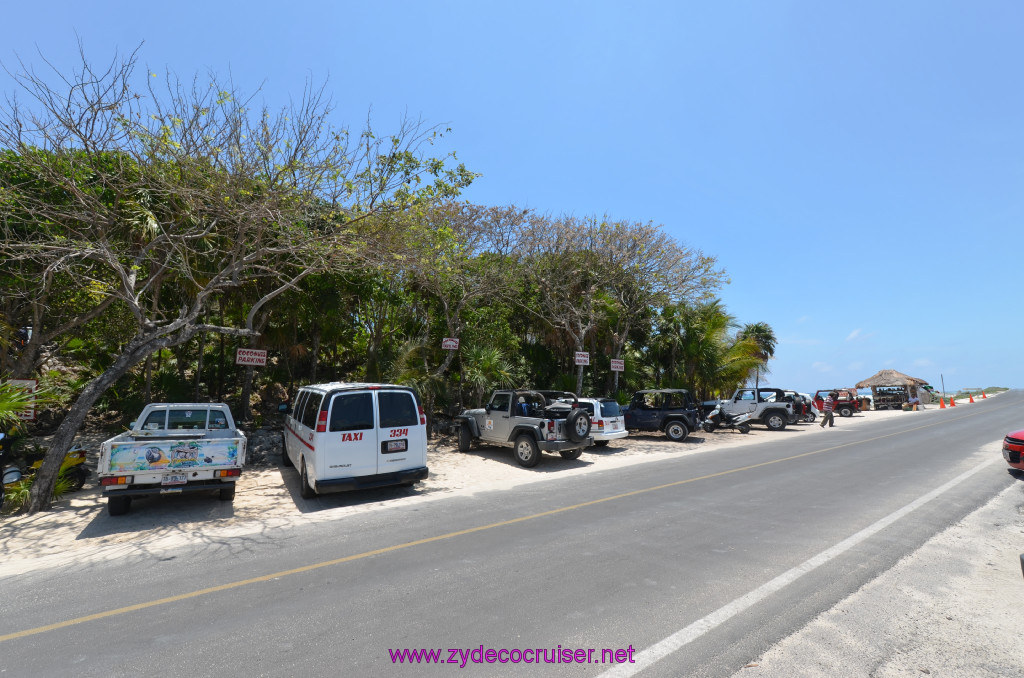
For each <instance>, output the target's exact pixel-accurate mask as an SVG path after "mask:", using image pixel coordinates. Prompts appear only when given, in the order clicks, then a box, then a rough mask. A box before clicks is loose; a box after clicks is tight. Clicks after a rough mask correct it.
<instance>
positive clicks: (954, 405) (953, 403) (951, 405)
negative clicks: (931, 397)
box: [949, 396, 956, 407]
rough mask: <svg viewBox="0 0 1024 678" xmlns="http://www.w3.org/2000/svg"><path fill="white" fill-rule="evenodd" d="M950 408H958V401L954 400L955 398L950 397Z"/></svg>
mask: <svg viewBox="0 0 1024 678" xmlns="http://www.w3.org/2000/svg"><path fill="white" fill-rule="evenodd" d="M949 406H950V407H956V401H955V400H953V396H949Z"/></svg>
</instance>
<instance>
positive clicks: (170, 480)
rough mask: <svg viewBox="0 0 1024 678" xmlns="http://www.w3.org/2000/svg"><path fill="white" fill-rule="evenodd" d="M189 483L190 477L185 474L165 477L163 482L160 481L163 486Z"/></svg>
mask: <svg viewBox="0 0 1024 678" xmlns="http://www.w3.org/2000/svg"><path fill="white" fill-rule="evenodd" d="M187 482H188V476H187V475H186V474H184V473H179V474H175V475H173V476H164V477H163V480H161V481H160V484H161V485H184V484H185V483H187Z"/></svg>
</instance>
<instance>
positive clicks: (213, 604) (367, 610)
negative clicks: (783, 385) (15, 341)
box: [0, 392, 1024, 676]
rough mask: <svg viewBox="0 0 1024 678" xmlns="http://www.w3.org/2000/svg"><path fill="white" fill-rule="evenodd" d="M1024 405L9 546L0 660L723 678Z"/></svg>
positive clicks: (198, 670)
mask: <svg viewBox="0 0 1024 678" xmlns="http://www.w3.org/2000/svg"><path fill="white" fill-rule="evenodd" d="M1022 404H1024V393H1021V392H1010V393H1007V394H1004V395H1002V396H1000V397H999V398H996V399H992V400H990V401H987V402H984V403H979V404H978V405H976V406H973V407H965V408H963V410H962V411H961V410H957V411H956V412H951V413H942V415H941V416H917V415H910V414H908V415H907V416H906V417H905V418H904V417H899V418H894V419H890V420H887V421H880V422H878V423H877V425H873V426H864V427H860V428H858V429H855V430H854V429H849V430H844V429H843V428H842V420H840V421H839V424H838V426H837V428H835V429H832V430H831V431H826V432H824V433H821V434H820V435H806V434H798V433H793V432H781V433H779V434H778V439H777V441H773V442H769V443H761V444H758V445H751V446H747V447H741V448H732V449H727V450H722V451H719V452H708V453H706V454H698V455H693V456H687V457H681V458H679V459H670V460H667V461H665V462H654V463H648V464H640V465H637V466H633V467H628V468H625V469H619V470H616V471H612V472H598V473H593V474H589V475H586V476H582V477H577V478H573V479H567V480H564V481H563V480H550V481H546V482H541V483H537V484H534V485H529V486H525V487H519V488H517V489H515V490H513V491H506V492H494V493H486V494H482V495H477V496H473V497H459V498H453V499H450V500H439V501H434V502H430V503H422V504H418V505H416V506H403V505H402V504H401V502H398V501H396V505H395V507H394V508H389V509H386V510H382V511H377V512H373V513H367V514H363V515H357V516H350V517H347V518H344V519H342V520H338V521H332V522H325V523H318V524H313V525H309V526H307V527H302V528H298V529H296V528H291V529H288V530H287V531H284V530H273V529H268V530H267V531H265V532H263V533H260V534H258V535H254V536H249V537H245V538H234V539H231V540H225V541H223V542H217V541H212V540H207V539H203V538H202V535H197V539H196V545H195V547H193V548H189V549H180V550H176V551H169V552H160V553H154V554H152V555H151V556H149V557H139V556H133V557H131V558H125V559H123V560H121V561H118V562H116V563H113V564H111V563H107V562H88V563H80V564H79V565H77V566H76V567H72V568H69V569H68V570H67V571H63V572H56V571H52V570H47V571H45V572H39V573H35V574H29V575H24V574H23V575H18V576H16V577H6V578H5V577H3V576H2V564H0V676H58V675H59V676H66V675H75V676H110V675H117V676H135V675H147V676H151V675H168V676H172V675H173V676H182V675H202V676H205V675H231V676H234V675H246V676H259V675H268V676H278V675H315V676H320V675H324V676H326V675H346V676H349V675H357V676H374V675H385V674H387V675H391V674H392V673H394V672H396V671H400V672H403V673H405V674H408V675H421V674H424V675H426V674H429V675H447V674H454V675H458V674H460V673H465V674H466V675H497V676H504V675H520V674H523V673H528V674H530V675H534V674H539V675H566V676H596V675H600V674H602V672H604V671H607V670H608V669H610V668H611V667H610V666H609V665H601V664H596V665H595V664H590V665H586V664H584V665H579V664H564V663H563V664H541V665H539V666H538V665H525V664H512V663H504V664H503V663H493V664H487V663H484V664H473V663H470V664H469V665H468V666H467V667H466V668H459V666H458V665H457V664H452V665H447V666H424V665H418V666H413V667H409V666H405V667H403V668H401V669H399V668H398V667H395V666H393V665H392V662H391V660H390V659H389V655H388V649H389V648H443V649H445V652H443V653H442V659H448V658H449V652H448V651H447V648H457V647H458V648H466V649H467V650H468V649H469V648H479V647H480V646H481V645H482V646H483V647H484V648H485V649H491V648H493V649H495V650H498V649H502V648H505V649H513V648H518V649H524V648H525V649H534V648H547V649H548V650H552V649H557V648H558V646H559V645H561V646H562V648H572V649H577V648H585V649H586V648H595V649H596V650H597V652H596V653H595V659H597V658H599V657H600V654H601V653H600V650H601V649H603V648H608V649H618V648H628V647H632V648H634V649H635V650H637V652H635V653H634V658H635V659H639V660H641V662H645V661H647V660H650V659H651V658H652V656H653V657H657V661H654V662H653V663H651V664H650V666H648V667H647V668H646V669H645V670H644V671H643V672H642V673H641V674H640V675H643V676H691V675H692V676H728V675H731V674H732V673H733V672H735V671H736V670H737V669H739V668H741V667H742V666H743V665H744V664H745V663H747V662H748V661H750V660H751V659H752V658H754V657H757V656H759V655H760V653H761V652H763V651H764V650H765V649H766V648H767V647H769V646H770V645H771V644H773V643H774V642H776V641H778V640H780V639H781V638H784V637H786V636H788V635H789V634H790V633H791V632H793V631H794V630H796V629H798V628H800V627H801V626H803V625H804V624H805V623H806V622H807V621H808V620H809V619H811V618H812V617H814V616H815V615H816V614H818V613H819V612H821V611H824V610H826V609H828V608H829V607H831V606H832V605H833V604H834V603H835V602H837V601H839V600H841V599H842V598H844V597H845V596H846V595H848V594H849V593H851V592H852V591H854V590H856V589H858V588H859V587H860V586H862V585H863V584H864V583H866V582H868V581H870V580H871V579H873V578H874V577H875V576H877V575H878V574H879V573H880V572H883V571H884V570H886V569H888V568H889V567H891V566H892V565H893V564H894V563H895V562H896V561H897V560H898V559H899V558H900V557H902V556H903V555H905V554H907V553H909V552H911V551H913V550H914V549H915V548H916V547H918V546H919V545H921V544H922V543H923V542H924V541H926V540H927V539H928V538H929V537H931V536H932V535H933V534H935V533H936V532H938V531H940V530H942V529H944V528H945V527H946V526H948V525H949V524H951V523H953V522H955V521H957V520H959V519H960V518H961V517H963V516H964V515H966V514H967V513H969V512H970V511H972V510H973V509H974V508H976V507H977V506H979V505H981V504H982V503H984V502H985V501H986V500H988V499H989V498H991V497H992V496H994V495H995V494H996V493H997V492H998V491H1000V490H1001V489H1003V488H1005V487H1006V486H1007V485H1008V484H1009V483H1010V482H1012V480H1011V478H1010V477H1009V476H1008V475H1007V474H1006V472H1005V470H1004V465H1003V463H1002V461H1001V459H997V460H996V462H995V463H991V464H988V465H984V466H983V465H982V464H983V463H984V462H986V461H988V460H991V459H992V458H993V457H998V451H993V450H994V449H995V448H993V446H992V443H994V442H995V441H998V440H999V439H1001V437H1002V436H1003V434H1004V433H1005V431H1007V430H1009V429H1010V428H1013V427H1019V425H1020V419H1019V413H1020V410H1021V405H1022ZM864 416H870V414H868V415H864ZM815 433H817V432H815ZM986 445H987V446H988V449H987V450H984V451H982V450H981V448H982V447H983V446H986ZM939 490H941V493H938V494H937V491H939ZM929 493H932V495H937V496H933V498H930V499H929V500H927V501H925V499H928V498H929ZM880 521H881V522H880ZM865 530H866V531H865ZM837 545H840V546H839V548H836V547H837ZM773 582H774V583H773ZM168 598H173V599H168ZM67 622H71V623H67ZM49 625H56V626H57V627H56V628H51V629H49V630H40V629H42V628H45V627H47V626H49ZM12 635H14V636H15V637H11V636H12ZM666 639H668V640H667V641H666ZM659 643H661V645H658V644H659ZM652 646H655V648H656V649H655V650H654V651H653V652H654V654H653V655H652V651H650V650H648V651H647V652H641V651H643V650H646V649H647V648H651V647H652ZM531 655H532V653H531ZM641 665H642V664H633V665H630V664H628V663H627V664H623V665H621V666H619V667H618V668H619V669H624V670H625V671H626V675H629V673H628V672H629V671H631V670H635V669H637V668H638V667H640V666H641Z"/></svg>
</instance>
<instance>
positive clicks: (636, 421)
mask: <svg viewBox="0 0 1024 678" xmlns="http://www.w3.org/2000/svg"><path fill="white" fill-rule="evenodd" d="M664 402H665V397H664V394H663V393H657V392H648V393H642V394H639V396H638V397H636V398H634V399H633V405H631V406H630V408H629V410H628V411H627V412H626V414H627V416H629V420H630V422H629V425H630V426H631V427H634V428H637V429H640V430H641V431H657V430H658V429H659V428H661V408H662V405H663V404H664Z"/></svg>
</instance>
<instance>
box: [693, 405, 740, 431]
mask: <svg viewBox="0 0 1024 678" xmlns="http://www.w3.org/2000/svg"><path fill="white" fill-rule="evenodd" d="M750 417H751V415H750V413H749V412H745V413H743V414H729V413H728V412H725V411H723V410H722V405H721V404H719V405H718V406H717V407H716V408H715V409H713V410H711V411H710V412H709V413H708V416H707V418H706V419H705V420H704V423H702V424H701V428H703V429H704V432H705V433H712V432H714V430H715V429H719V428H734V429H736V430H737V431H739V432H740V433H750V424H748V423H747V422H748V421H750Z"/></svg>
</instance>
